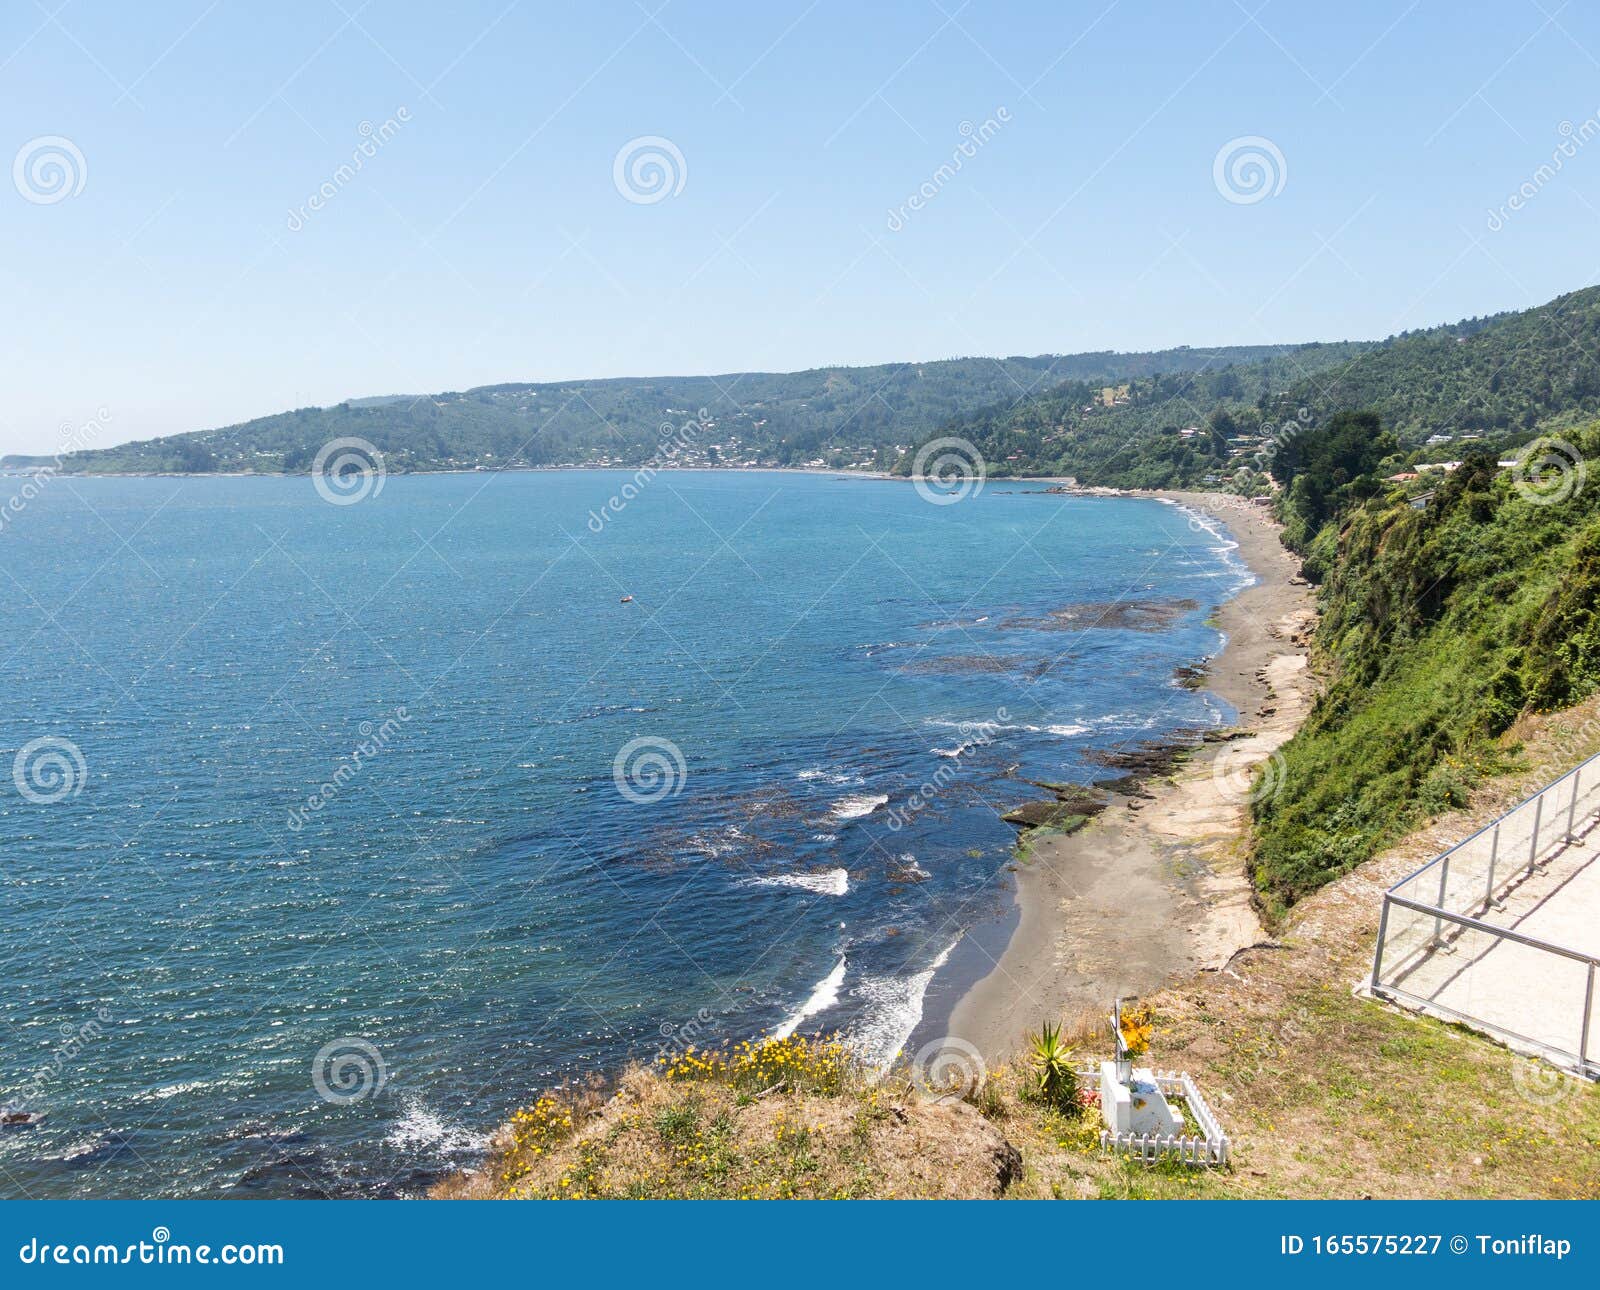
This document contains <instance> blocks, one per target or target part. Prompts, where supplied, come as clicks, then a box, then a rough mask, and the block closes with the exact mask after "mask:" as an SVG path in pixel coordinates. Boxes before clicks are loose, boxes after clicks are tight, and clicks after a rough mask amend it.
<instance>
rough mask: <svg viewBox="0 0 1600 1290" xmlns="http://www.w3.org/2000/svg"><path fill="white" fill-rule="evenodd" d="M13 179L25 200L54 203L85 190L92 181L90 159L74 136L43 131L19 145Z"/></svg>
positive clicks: (52, 204)
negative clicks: (88, 159)
mask: <svg viewBox="0 0 1600 1290" xmlns="http://www.w3.org/2000/svg"><path fill="white" fill-rule="evenodd" d="M11 182H12V183H13V184H14V185H15V186H16V189H17V192H18V193H19V194H20V195H21V196H22V198H23V199H24V200H25V201H30V202H32V203H33V204H34V205H35V206H54V205H55V204H56V203H57V202H64V201H66V200H67V198H69V197H76V196H77V195H78V194H79V193H81V192H82V191H83V186H84V185H85V184H86V183H88V182H89V163H88V162H87V161H85V160H84V157H83V153H82V152H81V151H79V149H78V145H77V144H75V143H73V142H72V140H71V139H68V138H65V137H64V136H62V135H59V134H41V135H40V136H39V137H38V138H37V139H29V140H28V142H27V143H25V144H23V145H22V147H20V148H18V149H17V155H16V157H15V158H14V159H13V160H12V162H11Z"/></svg>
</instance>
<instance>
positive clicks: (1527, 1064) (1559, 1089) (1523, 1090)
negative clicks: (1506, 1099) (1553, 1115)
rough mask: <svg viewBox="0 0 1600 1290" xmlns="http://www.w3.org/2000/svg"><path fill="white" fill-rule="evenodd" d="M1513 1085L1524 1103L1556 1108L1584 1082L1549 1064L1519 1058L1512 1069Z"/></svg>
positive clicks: (1529, 1058) (1528, 1058)
mask: <svg viewBox="0 0 1600 1290" xmlns="http://www.w3.org/2000/svg"><path fill="white" fill-rule="evenodd" d="M1511 1085H1512V1087H1513V1088H1515V1089H1516V1090H1517V1096H1518V1097H1520V1098H1521V1099H1522V1100H1523V1101H1524V1102H1532V1103H1533V1104H1534V1105H1535V1106H1554V1105H1556V1104H1557V1103H1558V1102H1565V1101H1566V1100H1567V1099H1568V1098H1569V1097H1571V1096H1572V1095H1573V1094H1574V1093H1576V1092H1577V1091H1578V1090H1579V1089H1580V1088H1581V1087H1583V1082H1582V1081H1580V1080H1578V1079H1577V1078H1576V1077H1574V1076H1572V1075H1569V1074H1567V1072H1566V1071H1563V1070H1557V1069H1556V1068H1555V1067H1554V1066H1552V1065H1550V1064H1549V1063H1548V1062H1541V1061H1536V1060H1534V1059H1533V1058H1531V1057H1519V1058H1517V1060H1516V1062H1515V1063H1513V1065H1512V1067H1511Z"/></svg>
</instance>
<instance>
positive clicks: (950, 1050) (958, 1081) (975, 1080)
mask: <svg viewBox="0 0 1600 1290" xmlns="http://www.w3.org/2000/svg"><path fill="white" fill-rule="evenodd" d="M988 1079H989V1068H988V1067H987V1066H985V1065H984V1062H983V1054H982V1053H980V1052H979V1051H978V1050H977V1048H976V1047H974V1046H973V1045H972V1044H970V1043H968V1042H967V1041H966V1040H965V1039H958V1038H957V1037H956V1036H954V1035H946V1036H945V1037H944V1038H943V1039H935V1040H933V1041H932V1042H931V1043H926V1044H924V1045H923V1046H922V1047H921V1048H919V1049H918V1050H917V1055H916V1057H914V1058H913V1059H912V1061H911V1082H912V1083H913V1084H915V1085H916V1086H917V1088H918V1090H920V1091H921V1092H922V1093H923V1094H925V1095H926V1096H928V1097H935V1098H938V1097H972V1096H974V1095H976V1094H977V1093H980V1092H981V1091H982V1090H983V1086H984V1084H985V1083H986V1082H987V1081H988Z"/></svg>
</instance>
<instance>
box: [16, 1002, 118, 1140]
mask: <svg viewBox="0 0 1600 1290" xmlns="http://www.w3.org/2000/svg"><path fill="white" fill-rule="evenodd" d="M110 1024H111V1009H109V1008H106V1007H100V1008H97V1009H95V1014H94V1016H92V1017H90V1018H89V1020H88V1021H85V1022H83V1023H82V1024H80V1025H74V1024H73V1023H72V1022H70V1021H64V1022H62V1023H61V1026H60V1034H61V1042H60V1043H58V1044H57V1045H56V1046H55V1047H54V1048H53V1049H51V1051H50V1057H49V1060H48V1061H46V1062H45V1064H44V1065H43V1066H40V1067H39V1068H38V1069H36V1070H35V1071H34V1072H33V1073H32V1074H31V1075H30V1076H28V1078H27V1079H25V1080H24V1081H23V1082H22V1085H21V1086H20V1087H19V1088H18V1089H17V1091H16V1094H15V1095H14V1096H13V1097H12V1098H11V1099H10V1100H9V1103H8V1108H7V1109H8V1110H9V1111H10V1112H11V1113H13V1114H21V1115H24V1116H27V1117H29V1118H30V1119H31V1118H32V1116H33V1115H34V1114H35V1109H36V1108H37V1107H38V1105H39V1104H40V1103H41V1102H42V1101H43V1100H44V1097H45V1094H46V1092H47V1091H48V1090H49V1088H50V1086H51V1085H52V1084H53V1083H56V1082H57V1081H59V1080H60V1078H61V1076H62V1074H63V1073H64V1072H65V1071H66V1070H67V1068H68V1067H69V1066H74V1065H76V1064H77V1060H78V1057H79V1056H80V1055H81V1054H82V1052H83V1050H84V1049H85V1048H87V1047H88V1046H89V1045H90V1044H92V1043H94V1042H95V1040H97V1039H99V1038H100V1037H101V1035H103V1034H104V1033H105V1028H106V1027H107V1026H109V1025H110Z"/></svg>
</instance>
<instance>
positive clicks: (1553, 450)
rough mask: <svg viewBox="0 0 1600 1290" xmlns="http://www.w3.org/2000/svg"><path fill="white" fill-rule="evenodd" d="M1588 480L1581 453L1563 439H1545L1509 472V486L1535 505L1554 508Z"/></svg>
mask: <svg viewBox="0 0 1600 1290" xmlns="http://www.w3.org/2000/svg"><path fill="white" fill-rule="evenodd" d="M1588 478H1589V467H1588V463H1587V462H1586V461H1584V459H1583V454H1582V453H1581V452H1579V451H1578V449H1577V448H1575V447H1574V446H1573V445H1572V444H1570V443H1568V442H1567V441H1566V440H1565V439H1546V440H1544V441H1543V442H1541V443H1539V444H1537V445H1535V446H1534V447H1533V448H1532V449H1531V450H1530V451H1529V452H1527V453H1526V454H1525V455H1524V456H1522V457H1520V458H1518V460H1517V464H1516V465H1515V466H1514V467H1512V470H1511V484H1512V487H1513V488H1515V489H1516V490H1517V494H1518V496H1520V497H1521V498H1522V499H1523V500H1524V501H1527V502H1532V503H1533V504H1534V505H1535V506H1554V505H1556V504H1557V503H1558V502H1564V501H1566V500H1567V499H1568V498H1569V497H1575V496H1576V495H1577V494H1578V493H1580V492H1582V491H1583V486H1584V484H1585V483H1587V482H1588Z"/></svg>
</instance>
